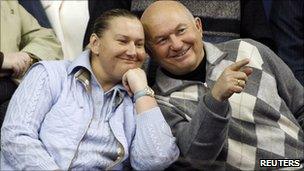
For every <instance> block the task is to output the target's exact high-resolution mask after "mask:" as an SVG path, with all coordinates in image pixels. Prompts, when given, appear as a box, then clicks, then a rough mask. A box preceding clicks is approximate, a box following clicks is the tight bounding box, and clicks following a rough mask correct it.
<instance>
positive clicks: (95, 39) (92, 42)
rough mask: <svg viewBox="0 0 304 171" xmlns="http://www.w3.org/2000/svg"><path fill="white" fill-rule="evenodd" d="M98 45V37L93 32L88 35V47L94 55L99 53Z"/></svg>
mask: <svg viewBox="0 0 304 171" xmlns="http://www.w3.org/2000/svg"><path fill="white" fill-rule="evenodd" d="M99 45H100V41H99V37H98V36H97V35H96V34H95V33H93V34H92V35H91V37H90V47H91V51H92V53H94V54H95V55H99Z"/></svg>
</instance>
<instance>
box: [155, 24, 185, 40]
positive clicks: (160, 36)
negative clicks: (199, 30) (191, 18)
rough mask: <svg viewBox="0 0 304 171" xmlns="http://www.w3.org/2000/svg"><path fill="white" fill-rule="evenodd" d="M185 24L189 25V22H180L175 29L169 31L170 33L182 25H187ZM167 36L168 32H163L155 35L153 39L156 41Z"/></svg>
mask: <svg viewBox="0 0 304 171" xmlns="http://www.w3.org/2000/svg"><path fill="white" fill-rule="evenodd" d="M185 26H187V24H184V23H180V24H178V25H177V26H176V27H175V28H174V30H173V31H169V33H172V32H174V31H176V30H177V29H179V28H180V27H185ZM166 36H167V33H161V34H160V35H158V36H155V38H154V39H153V41H156V40H157V39H159V38H163V37H166Z"/></svg>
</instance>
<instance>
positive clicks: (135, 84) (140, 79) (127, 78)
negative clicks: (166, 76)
mask: <svg viewBox="0 0 304 171" xmlns="http://www.w3.org/2000/svg"><path fill="white" fill-rule="evenodd" d="M122 84H123V85H124V87H125V88H126V89H127V91H128V94H129V95H130V96H132V95H133V94H135V93H136V92H137V91H140V90H142V89H144V88H145V87H146V86H147V77H146V73H145V71H144V70H142V69H140V68H135V69H129V70H128V71H127V72H126V73H125V74H124V75H123V77H122Z"/></svg>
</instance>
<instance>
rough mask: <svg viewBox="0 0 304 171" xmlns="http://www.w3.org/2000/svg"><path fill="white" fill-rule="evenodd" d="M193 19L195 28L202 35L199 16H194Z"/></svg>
mask: <svg viewBox="0 0 304 171" xmlns="http://www.w3.org/2000/svg"><path fill="white" fill-rule="evenodd" d="M194 21H195V27H196V29H198V30H199V32H200V33H201V35H202V36H203V26H202V21H201V19H200V18H199V17H195V19H194Z"/></svg>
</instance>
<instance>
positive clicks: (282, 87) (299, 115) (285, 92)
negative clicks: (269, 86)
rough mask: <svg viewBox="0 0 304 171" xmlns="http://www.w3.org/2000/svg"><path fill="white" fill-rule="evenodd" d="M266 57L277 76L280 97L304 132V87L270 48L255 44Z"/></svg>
mask: <svg viewBox="0 0 304 171" xmlns="http://www.w3.org/2000/svg"><path fill="white" fill-rule="evenodd" d="M255 43H256V44H257V45H258V48H259V51H260V53H263V54H262V55H263V56H265V58H264V59H263V60H266V61H267V63H268V67H269V69H270V70H271V72H272V74H273V75H274V76H275V81H276V85H277V89H278V94H279V96H280V97H281V98H282V99H283V100H284V102H285V103H286V105H287V106H288V108H289V110H290V111H291V112H292V114H293V115H294V117H295V118H296V119H297V121H298V123H299V124H300V126H301V128H302V130H304V87H303V86H302V85H301V83H300V82H299V81H298V80H297V79H296V78H295V76H294V74H293V73H292V71H291V70H290V68H289V67H288V66H287V65H286V64H285V63H284V62H283V61H282V60H281V59H280V58H279V57H278V56H277V55H276V54H275V53H274V52H273V51H271V50H270V49H269V48H267V47H265V46H264V45H261V44H260V43H257V42H255Z"/></svg>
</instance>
